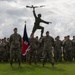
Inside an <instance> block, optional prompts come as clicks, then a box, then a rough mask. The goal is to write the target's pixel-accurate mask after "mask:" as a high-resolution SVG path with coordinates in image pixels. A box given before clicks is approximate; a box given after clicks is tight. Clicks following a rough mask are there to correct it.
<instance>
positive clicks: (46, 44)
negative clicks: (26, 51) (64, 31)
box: [42, 31, 54, 67]
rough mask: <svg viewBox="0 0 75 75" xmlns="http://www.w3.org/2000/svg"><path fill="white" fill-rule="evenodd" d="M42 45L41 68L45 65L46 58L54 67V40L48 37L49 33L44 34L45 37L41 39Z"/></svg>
mask: <svg viewBox="0 0 75 75" xmlns="http://www.w3.org/2000/svg"><path fill="white" fill-rule="evenodd" d="M42 44H43V49H44V50H43V67H44V64H45V63H46V60H47V58H49V61H50V62H51V64H52V66H54V60H53V56H52V47H53V45H54V39H53V37H51V36H49V31H47V32H46V36H45V37H43V39H42Z"/></svg>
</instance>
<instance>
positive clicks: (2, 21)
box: [0, 0, 75, 39]
mask: <svg viewBox="0 0 75 75" xmlns="http://www.w3.org/2000/svg"><path fill="white" fill-rule="evenodd" d="M26 5H29V6H31V5H35V6H41V5H45V7H42V8H37V9H35V11H36V14H37V15H38V14H39V13H41V14H42V17H41V18H42V19H43V20H45V21H49V22H52V24H49V25H47V24H44V23H41V24H40V26H43V27H44V36H45V33H46V31H49V32H50V35H51V36H52V37H54V38H55V37H56V36H58V35H59V36H60V38H61V39H63V38H64V36H66V35H70V36H71V37H72V36H74V35H75V0H0V38H4V37H7V38H8V37H10V35H11V34H13V29H14V28H15V27H17V28H18V33H19V34H21V36H22V37H23V30H24V26H25V21H26V27H27V33H28V37H30V34H31V32H32V28H33V26H34V21H35V19H34V16H33V12H32V11H33V10H32V9H30V8H26ZM40 34H41V30H37V31H36V32H35V34H34V35H35V36H40Z"/></svg>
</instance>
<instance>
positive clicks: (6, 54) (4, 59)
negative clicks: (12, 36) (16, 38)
mask: <svg viewBox="0 0 75 75" xmlns="http://www.w3.org/2000/svg"><path fill="white" fill-rule="evenodd" d="M2 41H3V42H2V45H3V47H4V49H3V61H4V62H7V61H8V52H7V49H6V44H7V41H6V37H4V39H3V40H2Z"/></svg>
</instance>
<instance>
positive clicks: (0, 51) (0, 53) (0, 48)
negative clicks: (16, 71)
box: [0, 42, 3, 62]
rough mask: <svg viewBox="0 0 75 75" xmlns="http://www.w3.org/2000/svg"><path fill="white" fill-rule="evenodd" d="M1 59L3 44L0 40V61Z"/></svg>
mask: <svg viewBox="0 0 75 75" xmlns="http://www.w3.org/2000/svg"><path fill="white" fill-rule="evenodd" d="M2 59H3V45H2V42H0V62H1V61H2Z"/></svg>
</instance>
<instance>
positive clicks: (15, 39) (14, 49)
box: [10, 33, 22, 65]
mask: <svg viewBox="0 0 75 75" xmlns="http://www.w3.org/2000/svg"><path fill="white" fill-rule="evenodd" d="M21 48H22V41H21V36H20V35H19V34H17V33H16V34H15V33H14V34H12V35H11V36H10V64H11V65H12V63H13V59H18V62H19V65H20V64H21Z"/></svg>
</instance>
